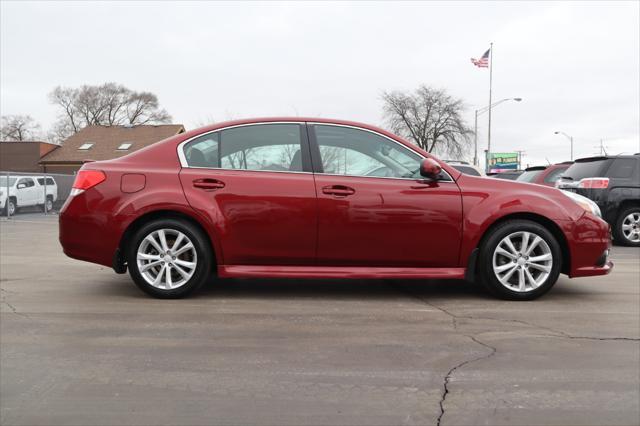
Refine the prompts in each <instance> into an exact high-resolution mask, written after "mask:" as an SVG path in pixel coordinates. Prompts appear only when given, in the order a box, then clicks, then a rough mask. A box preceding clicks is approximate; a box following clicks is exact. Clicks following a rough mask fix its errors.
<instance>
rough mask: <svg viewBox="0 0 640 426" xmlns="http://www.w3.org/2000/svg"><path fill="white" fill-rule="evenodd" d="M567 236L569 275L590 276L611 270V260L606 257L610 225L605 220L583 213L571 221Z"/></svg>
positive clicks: (609, 242) (573, 276)
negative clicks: (569, 252)
mask: <svg viewBox="0 0 640 426" xmlns="http://www.w3.org/2000/svg"><path fill="white" fill-rule="evenodd" d="M567 234H568V235H569V236H570V238H569V241H568V243H569V249H570V251H571V260H570V261H571V266H570V270H569V274H568V275H569V276H570V277H571V278H577V277H591V276H596V275H606V274H608V273H609V272H611V269H612V268H613V262H611V261H610V260H609V258H608V254H609V250H610V249H611V227H610V226H609V224H608V223H607V222H605V221H604V220H602V219H601V218H599V217H596V216H594V215H592V214H590V213H585V214H584V215H582V217H580V219H578V220H577V221H576V222H573V223H572V226H571V230H570V232H568V233H567Z"/></svg>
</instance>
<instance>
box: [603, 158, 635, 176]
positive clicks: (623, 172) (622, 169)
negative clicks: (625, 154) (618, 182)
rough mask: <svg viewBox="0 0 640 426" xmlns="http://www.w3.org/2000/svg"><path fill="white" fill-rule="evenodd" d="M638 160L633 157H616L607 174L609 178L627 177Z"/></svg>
mask: <svg viewBox="0 0 640 426" xmlns="http://www.w3.org/2000/svg"><path fill="white" fill-rule="evenodd" d="M637 163H638V162H637V161H636V160H635V159H633V158H616V159H615V161H614V162H613V164H612V165H611V168H609V172H608V173H607V175H608V176H609V177H611V178H619V179H628V178H630V177H631V176H633V170H634V168H635V167H636V164H637Z"/></svg>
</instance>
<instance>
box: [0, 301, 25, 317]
mask: <svg viewBox="0 0 640 426" xmlns="http://www.w3.org/2000/svg"><path fill="white" fill-rule="evenodd" d="M0 303H4V304H5V305H7V306H8V307H9V309H11V313H13V314H16V315H20V316H21V317H25V318H29V315H27V314H24V313H22V312H19V311H18V310H17V309H16V307H15V306H13V305H12V304H11V303H9V302H7V301H6V300H5V299H2V300H0ZM29 319H31V318H29Z"/></svg>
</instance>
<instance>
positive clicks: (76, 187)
mask: <svg viewBox="0 0 640 426" xmlns="http://www.w3.org/2000/svg"><path fill="white" fill-rule="evenodd" d="M106 178H107V177H106V176H105V174H104V173H103V172H101V171H100V170H80V171H79V172H78V174H77V175H76V180H75V181H74V182H73V187H72V188H71V194H70V195H71V196H74V195H78V194H82V193H83V192H84V191H86V190H87V189H89V188H93V187H94V186H96V185H97V184H99V183H100V182H102V181H104V180H105V179H106Z"/></svg>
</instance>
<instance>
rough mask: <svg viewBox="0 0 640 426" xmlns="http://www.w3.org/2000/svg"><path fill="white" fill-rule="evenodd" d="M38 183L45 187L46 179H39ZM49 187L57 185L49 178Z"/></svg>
mask: <svg viewBox="0 0 640 426" xmlns="http://www.w3.org/2000/svg"><path fill="white" fill-rule="evenodd" d="M38 183H39V184H40V185H42V186H44V178H38ZM47 185H55V182H54V181H53V179H52V178H47Z"/></svg>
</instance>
